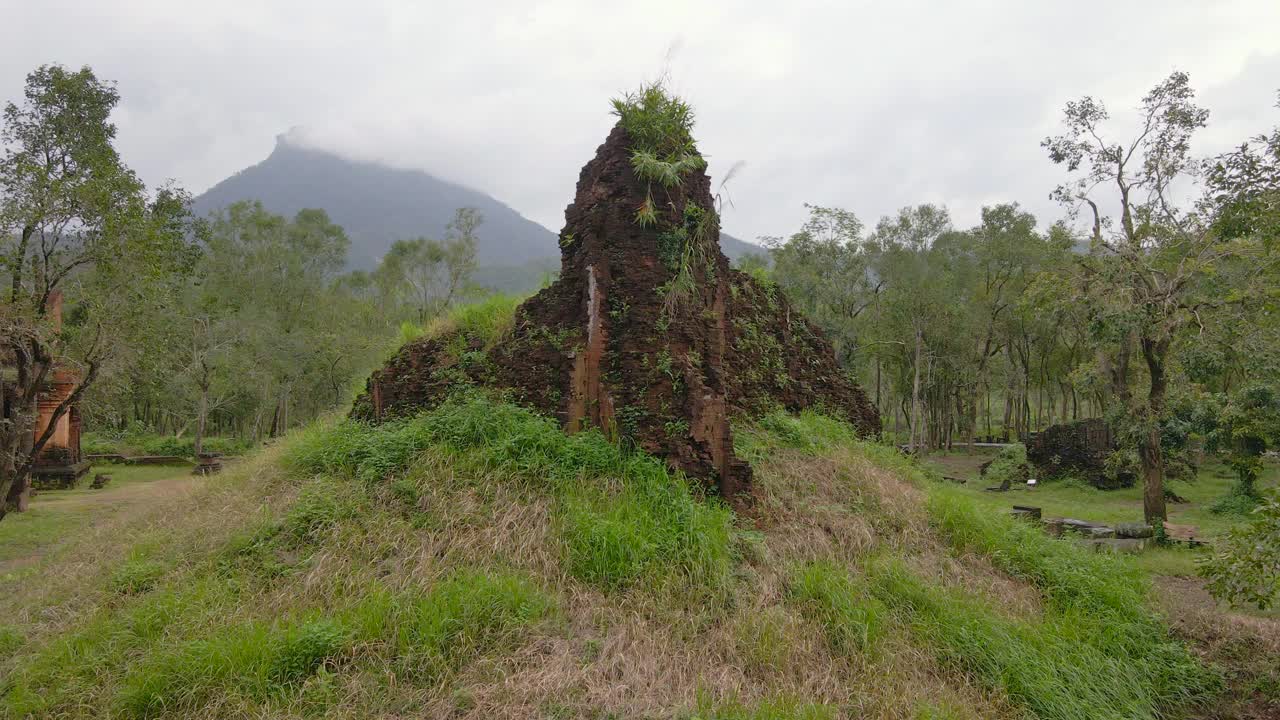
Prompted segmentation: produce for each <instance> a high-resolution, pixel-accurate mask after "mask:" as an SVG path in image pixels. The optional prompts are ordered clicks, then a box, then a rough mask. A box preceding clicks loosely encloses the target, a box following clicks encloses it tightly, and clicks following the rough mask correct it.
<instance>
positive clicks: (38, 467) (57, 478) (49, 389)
mask: <svg viewBox="0 0 1280 720" xmlns="http://www.w3.org/2000/svg"><path fill="white" fill-rule="evenodd" d="M46 312H47V314H48V317H49V320H50V322H51V323H52V326H53V328H54V330H55V331H56V330H57V329H59V328H61V326H62V293H60V292H54V293H53V294H51V295H50V297H49V301H48V305H47V310H46ZM3 365H4V363H3V362H2V361H0V366H3ZM4 370H5V369H4V368H3V367H0V372H3V371H4ZM79 382H80V377H79V375H77V374H76V373H75V371H73V370H71V369H69V368H67V367H64V366H62V365H58V364H55V365H54V366H53V367H52V368H50V369H49V372H48V375H47V376H46V378H45V381H44V385H43V386H42V387H41V388H40V394H39V396H38V397H37V399H36V413H37V415H36V422H35V427H34V429H33V431H32V444H33V445H34V443H35V442H36V440H37V439H38V438H40V437H41V436H42V435H44V432H45V430H46V429H48V427H49V425H50V423H52V424H53V434H52V435H50V436H49V440H48V442H46V443H45V445H44V447H43V448H41V449H40V452H39V453H38V454H37V455H36V457H35V461H34V462H33V463H32V470H31V476H32V477H31V483H32V486H33V487H35V488H37V489H41V488H43V489H50V488H67V487H71V486H72V485H74V484H75V483H76V482H77V481H78V480H79V479H80V478H82V477H84V475H85V473H87V472H88V471H89V462H88V461H87V460H86V459H85V458H84V455H83V453H81V451H80V406H79V404H78V403H73V404H72V405H71V406H70V408H69V409H68V411H67V412H66V413H64V414H63V415H62V417H59V418H58V419H57V420H54V419H53V416H54V414H55V411H56V410H57V408H58V406H59V405H61V404H62V402H63V401H64V400H66V399H67V398H68V397H69V396H70V395H71V393H72V392H74V391H75V388H76V386H77V385H79ZM15 413H16V408H11V407H7V406H6V407H3V408H0V417H3V418H10V417H13V416H14V415H15Z"/></svg>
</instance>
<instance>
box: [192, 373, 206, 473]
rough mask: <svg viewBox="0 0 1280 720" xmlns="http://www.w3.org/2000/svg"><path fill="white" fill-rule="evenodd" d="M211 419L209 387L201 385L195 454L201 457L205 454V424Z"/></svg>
mask: <svg viewBox="0 0 1280 720" xmlns="http://www.w3.org/2000/svg"><path fill="white" fill-rule="evenodd" d="M208 418H209V385H208V383H201V385H200V407H199V409H198V410H197V411H196V437H195V452H196V456H197V457H199V456H200V453H202V452H204V428H205V422H206V421H207V420H208Z"/></svg>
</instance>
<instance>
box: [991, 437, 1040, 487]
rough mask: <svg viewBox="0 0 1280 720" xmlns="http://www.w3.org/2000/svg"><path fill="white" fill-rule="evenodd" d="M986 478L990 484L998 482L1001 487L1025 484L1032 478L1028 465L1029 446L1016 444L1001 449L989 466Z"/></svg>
mask: <svg viewBox="0 0 1280 720" xmlns="http://www.w3.org/2000/svg"><path fill="white" fill-rule="evenodd" d="M985 477H986V478H987V480H988V482H998V483H1000V484H1001V485H1004V484H1005V483H1009V484H1014V483H1017V484H1023V483H1025V482H1026V481H1027V478H1029V477H1031V466H1030V465H1028V464H1027V446H1026V445H1023V444H1022V443H1014V444H1012V445H1009V446H1008V447H1004V448H1001V449H1000V452H999V453H998V454H996V456H995V458H994V459H993V460H992V461H991V464H990V465H988V466H987V471H986V473H985Z"/></svg>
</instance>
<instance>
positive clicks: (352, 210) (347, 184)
mask: <svg viewBox="0 0 1280 720" xmlns="http://www.w3.org/2000/svg"><path fill="white" fill-rule="evenodd" d="M240 200H259V201H261V202H262V204H263V205H264V206H265V207H266V209H267V210H268V211H270V212H273V213H275V214H277V215H283V216H285V217H293V216H294V215H295V214H296V213H297V212H298V211H299V210H301V209H303V208H320V209H323V210H324V211H325V212H327V213H328V214H329V218H330V219H331V220H332V221H333V222H334V223H336V224H338V225H341V226H342V228H343V229H344V230H346V232H347V236H348V237H349V238H350V239H351V251H350V253H349V255H348V258H349V263H350V266H351V267H352V268H353V269H366V270H367V269H372V268H373V267H374V266H375V265H377V262H378V259H379V258H381V257H382V255H383V254H385V253H386V251H387V250H388V249H389V248H390V247H391V244H392V243H393V242H395V241H396V240H401V239H408V238H415V237H422V236H425V237H431V238H441V237H443V236H444V234H445V226H446V225H447V224H448V223H449V221H450V220H452V219H453V216H454V212H455V211H456V210H457V209H458V208H463V207H470V208H476V209H477V210H479V211H480V213H481V214H482V215H483V216H484V223H483V224H482V225H481V226H480V228H479V231H478V233H477V234H478V236H479V243H478V247H477V248H476V261H477V264H478V271H477V273H476V278H475V279H476V281H477V282H478V283H480V284H481V285H486V286H491V287H495V288H497V289H500V290H508V291H516V292H520V291H527V290H531V289H533V288H536V287H537V285H538V282H539V280H540V279H541V277H542V275H543V274H545V273H546V272H548V271H552V270H558V269H559V267H560V263H559V256H560V250H559V248H558V247H557V244H556V235H555V233H554V232H552V231H551V230H548V229H547V228H545V227H543V226H541V225H539V224H538V223H536V222H534V221H532V220H529V219H528V218H526V217H524V216H523V215H521V214H520V213H519V212H517V211H516V210H514V209H513V208H511V207H510V206H508V205H506V204H505V203H503V202H502V201H500V200H498V199H496V198H494V197H492V196H490V195H487V194H485V193H483V192H480V191H478V190H473V189H471V188H467V187H463V186H462V185H458V184H456V183H453V182H449V181H448V180H445V179H441V178H438V177H436V176H434V175H431V174H429V173H426V172H423V171H421V170H404V169H398V168H392V167H389V166H386V165H381V164H378V163H371V162H359V161H355V160H349V159H347V158H344V157H341V156H339V155H336V154H334V153H330V152H326V151H324V150H317V149H312V148H307V147H303V146H301V145H299V144H297V143H296V142H294V141H291V140H289V139H288V138H287V137H286V136H284V135H281V136H280V137H279V138H278V139H277V141H276V147H275V149H274V150H273V151H272V153H271V155H269V156H268V157H267V158H266V159H265V160H263V161H262V162H260V163H258V164H257V165H253V166H251V167H248V168H245V169H244V170H241V171H240V172H238V173H236V174H234V175H232V176H231V177H229V178H227V179H225V180H223V181H222V182H220V183H218V184H217V185H214V186H213V187H212V188H210V189H209V190H207V191H206V192H204V193H203V194H201V195H200V196H198V197H197V198H196V199H195V202H194V210H195V212H196V213H197V214H198V215H206V214H208V213H209V212H212V211H215V210H218V209H220V208H223V207H226V206H227V205H230V204H231V203H233V202H237V201H240ZM721 243H722V245H723V247H724V251H725V254H726V255H728V256H729V257H730V258H731V259H732V258H737V257H740V256H742V255H744V254H746V253H749V252H763V249H762V248H760V247H759V246H756V245H752V244H751V243H746V242H743V241H741V240H738V239H736V238H732V237H729V236H727V235H721Z"/></svg>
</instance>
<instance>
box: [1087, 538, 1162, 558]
mask: <svg viewBox="0 0 1280 720" xmlns="http://www.w3.org/2000/svg"><path fill="white" fill-rule="evenodd" d="M1083 542H1084V544H1085V545H1087V546H1090V547H1092V548H1093V550H1094V551H1095V552H1114V553H1128V554H1137V553H1140V552H1142V551H1143V550H1144V549H1145V548H1146V547H1147V541H1146V540H1145V539H1143V538H1098V539H1094V540H1084V541H1083Z"/></svg>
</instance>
